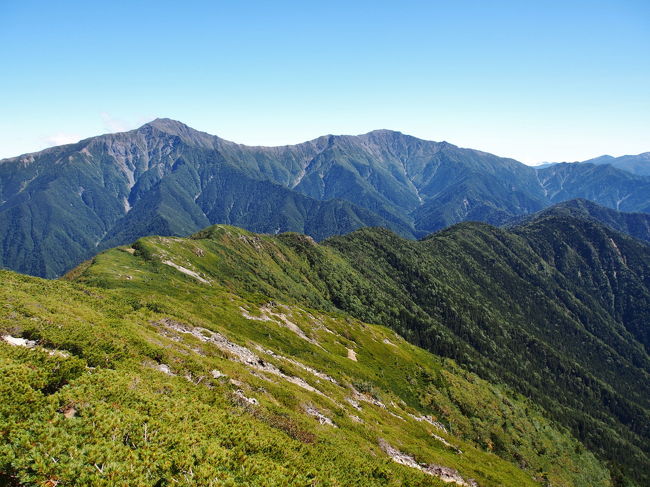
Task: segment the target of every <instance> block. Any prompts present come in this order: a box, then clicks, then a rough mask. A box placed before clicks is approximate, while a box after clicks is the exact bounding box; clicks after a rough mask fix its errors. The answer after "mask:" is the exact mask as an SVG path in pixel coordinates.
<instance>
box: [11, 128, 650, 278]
mask: <svg viewBox="0 0 650 487" xmlns="http://www.w3.org/2000/svg"><path fill="white" fill-rule="evenodd" d="M608 167H609V166H593V165H585V166H583V167H582V168H577V167H573V166H572V167H570V168H567V167H564V166H558V167H556V166H552V167H549V168H546V169H543V170H536V169H534V168H531V167H529V166H526V165H524V164H522V163H519V162H517V161H515V160H513V159H508V158H501V157H498V156H495V155H492V154H489V153H486V152H481V151H476V150H473V149H463V148H459V147H457V146H454V145H453V144H450V143H448V142H432V141H426V140H423V139H418V138H416V137H412V136H408V135H404V134H402V133H400V132H397V131H391V130H376V131H372V132H369V133H367V134H363V135H359V136H350V135H341V136H337V135H328V136H322V137H319V138H316V139H313V140H311V141H307V142H304V143H301V144H297V145H286V146H278V147H262V146H246V145H242V144H237V143H234V142H230V141H227V140H224V139H221V138H220V137H218V136H213V135H210V134H207V133H205V132H200V131H196V130H194V129H192V128H190V127H188V126H187V125H185V124H183V123H181V122H178V121H174V120H171V119H156V120H154V121H152V122H149V123H147V124H144V125H143V126H142V127H139V128H137V129H134V130H131V131H128V132H122V133H117V134H105V135H101V136H97V137H93V138H88V139H84V140H82V141H80V142H78V143H76V144H70V145H66V146H61V147H57V148H51V149H46V150H45V151H42V152H39V153H33V154H28V155H23V156H19V157H17V158H12V159H5V160H3V161H2V164H0V230H2V231H3V232H4V235H5V238H4V239H3V240H0V249H2V252H1V253H0V265H1V266H4V267H9V268H12V269H15V270H19V271H22V272H27V273H31V274H36V275H41V276H47V277H55V276H58V275H60V274H62V273H63V272H65V271H66V270H68V269H70V268H71V267H72V266H74V265H76V264H78V263H79V262H81V261H82V260H84V259H86V258H88V257H90V256H91V255H92V254H93V253H94V252H96V251H97V250H101V249H104V248H108V247H110V246H114V245H120V244H124V243H127V242H129V241H130V240H132V239H134V238H137V237H139V236H144V235H147V234H168V235H188V234H190V233H193V232H195V231H197V230H199V229H200V228H202V227H205V226H207V225H209V224H213V223H229V224H234V225H241V226H245V227H246V228H249V229H251V230H254V231H258V232H271V233H273V232H276V231H277V232H282V231H298V232H307V233H310V234H311V235H312V236H314V237H315V238H317V239H323V238H326V237H328V236H330V235H336V234H342V233H347V232H349V231H352V230H354V229H356V228H360V227H363V226H369V225H370V226H374V225H380V226H384V227H387V228H391V229H392V230H394V231H396V232H398V233H399V234H401V235H403V236H407V237H415V238H417V237H422V236H424V235H426V234H427V233H431V232H434V231H436V230H438V229H441V228H444V227H446V226H449V225H451V224H454V223H457V222H459V221H464V220H478V221H485V222H487V223H491V224H502V223H505V222H507V221H509V220H510V219H512V218H513V217H515V216H518V215H525V214H531V213H534V212H536V211H539V210H541V209H543V208H544V207H546V206H549V205H551V204H553V203H557V202H558V201H561V200H564V199H572V198H575V197H584V198H589V199H592V200H594V201H595V202H597V203H600V204H604V205H606V206H610V207H615V208H617V209H620V210H625V211H649V212H650V178H646V177H642V176H634V175H631V174H629V173H627V172H624V171H617V170H616V169H608ZM588 168H592V169H588ZM586 169H587V170H586ZM605 183H606V184H605ZM63 249H65V251H64V250H63Z"/></svg>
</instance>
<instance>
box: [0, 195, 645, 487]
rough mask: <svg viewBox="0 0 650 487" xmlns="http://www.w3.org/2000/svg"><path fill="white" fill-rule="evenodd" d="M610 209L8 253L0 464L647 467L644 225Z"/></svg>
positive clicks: (297, 478)
mask: <svg viewBox="0 0 650 487" xmlns="http://www.w3.org/2000/svg"><path fill="white" fill-rule="evenodd" d="M602 212H604V213H605V215H606V216H608V218H609V219H610V226H611V225H620V224H621V222H624V223H627V224H628V226H627V227H625V228H627V229H630V228H636V224H637V218H636V216H635V215H632V216H629V215H623V216H621V215H620V214H619V213H618V212H616V211H615V210H607V209H603V208H601V207H597V206H593V205H592V204H591V203H587V202H584V201H575V202H571V203H567V204H565V205H559V206H557V207H555V208H552V209H548V210H545V211H542V212H540V213H538V214H537V215H535V216H533V217H529V218H526V219H524V220H523V221H521V222H519V223H511V224H509V225H508V227H507V228H498V227H495V226H491V225H489V224H485V223H479V222H464V223H460V224H456V225H453V226H451V227H450V228H447V229H445V230H442V231H439V232H437V233H435V234H433V235H431V236H429V237H427V238H425V239H422V240H419V241H415V240H412V239H405V238H403V237H401V236H399V235H397V234H396V233H394V232H392V231H390V230H388V229H385V228H364V229H360V230H357V231H355V232H352V233H349V234H347V235H344V236H334V237H331V238H328V239H326V240H324V241H323V242H321V243H317V242H315V241H314V239H312V238H311V237H309V236H306V235H302V234H298V233H283V234H279V235H268V234H267V235H259V234H254V233H251V232H248V231H246V230H243V229H240V228H236V227H232V226H226V225H214V226H210V227H207V228H205V229H204V230H201V231H200V232H198V233H196V234H194V235H192V236H191V237H190V238H178V237H165V236H152V237H144V238H141V239H138V240H137V241H135V242H133V243H130V244H128V245H124V246H118V247H116V248H113V249H110V250H107V251H104V252H101V253H99V254H97V255H96V256H94V257H93V258H92V259H90V260H88V261H86V262H84V263H82V264H81V265H80V266H78V267H76V268H75V269H73V270H71V271H70V272H69V273H67V274H66V275H65V277H64V278H63V279H59V280H44V279H39V278H36V277H30V276H25V275H20V274H16V273H13V272H10V271H0V279H2V282H3V286H2V287H0V301H1V302H2V303H3V306H2V307H0V336H1V337H2V339H0V370H1V372H2V377H3V381H0V398H1V399H2V400H1V401H0V413H1V414H0V436H1V437H2V441H1V442H0V481H4V482H5V483H7V484H9V485H12V486H14V485H15V486H19V485H32V484H43V483H47V482H50V483H55V484H56V483H64V484H65V483H72V484H74V483H78V484H83V485H100V484H106V485H110V484H112V483H118V482H121V483H124V484H130V485H173V484H178V485H188V486H189V485H209V484H210V483H213V484H214V483H216V484H219V483H221V484H223V485H252V486H258V485H259V486H269V485H291V486H293V485H295V486H298V485H303V486H304V485H346V486H347V485H357V486H362V485H363V486H366V485H410V486H424V485H439V486H442V485H460V486H469V487H476V486H479V487H497V486H513V487H514V486H525V485H531V486H534V485H538V486H551V485H553V486H581V487H582V486H584V487H587V486H589V487H595V486H636V487H641V486H644V485H648V481H650V459H649V455H650V451H649V449H648V445H649V444H650V442H649V438H650V431H649V430H648V425H650V402H649V400H650V390H649V384H650V380H649V379H650V377H649V375H650V356H649V355H648V346H649V345H650V335H648V328H647V318H648V316H650V246H648V245H647V244H646V243H644V242H643V241H642V240H640V239H639V238H633V237H630V236H628V235H625V234H623V233H621V232H619V231H616V230H614V229H612V228H610V227H607V226H605V225H603V224H601V223H600V222H599V221H597V220H596V219H595V216H594V215H596V216H598V215H599V214H600V213H602ZM381 325H383V326H381ZM409 342H410V343H409ZM414 345H418V346H419V347H416V346H414Z"/></svg>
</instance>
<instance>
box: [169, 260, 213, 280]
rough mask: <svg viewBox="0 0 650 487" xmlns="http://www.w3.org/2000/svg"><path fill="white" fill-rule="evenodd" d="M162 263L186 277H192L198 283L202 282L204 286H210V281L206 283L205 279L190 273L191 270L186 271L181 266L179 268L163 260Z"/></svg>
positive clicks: (192, 272)
mask: <svg viewBox="0 0 650 487" xmlns="http://www.w3.org/2000/svg"><path fill="white" fill-rule="evenodd" d="M162 263H163V264H166V265H168V266H170V267H173V268H174V269H176V270H177V271H180V272H182V273H183V274H187V275H188V276H190V277H193V278H194V279H196V280H197V281H200V282H202V283H204V284H210V281H208V280H207V279H204V278H202V277H201V276H199V275H198V274H197V273H196V272H194V271H191V270H189V269H187V268H185V267H183V266H180V265H178V264H175V263H174V262H172V261H171V260H163V261H162Z"/></svg>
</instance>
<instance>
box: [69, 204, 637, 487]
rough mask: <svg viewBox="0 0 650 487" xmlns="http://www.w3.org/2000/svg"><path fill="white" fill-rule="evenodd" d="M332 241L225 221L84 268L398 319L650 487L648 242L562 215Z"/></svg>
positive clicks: (101, 274)
mask: <svg viewBox="0 0 650 487" xmlns="http://www.w3.org/2000/svg"><path fill="white" fill-rule="evenodd" d="M325 243H326V245H317V244H315V243H314V242H313V240H311V239H309V238H308V237H304V236H301V235H297V234H285V235H280V236H277V237H270V236H257V235H253V234H248V233H245V232H243V231H241V230H236V229H233V228H231V227H223V226H216V227H211V228H209V229H207V230H205V231H203V232H200V233H198V234H197V235H195V236H194V237H193V238H192V239H191V240H185V239H162V240H161V239H157V238H146V239H141V240H139V241H138V242H137V243H136V244H134V246H133V247H132V248H133V249H134V250H133V252H134V253H135V254H134V255H131V254H129V253H126V252H124V251H121V250H112V251H109V252H107V253H104V254H100V255H99V256H97V257H96V258H95V259H94V261H93V264H92V265H90V266H89V267H87V268H81V269H79V270H77V271H76V272H75V273H74V275H75V276H78V277H77V278H78V279H79V280H81V281H83V282H86V283H88V284H92V285H99V286H104V287H111V288H114V287H125V288H128V289H131V288H135V289H139V288H140V287H142V286H145V285H146V286H147V289H156V288H157V292H159V293H164V292H165V287H166V286H167V285H168V280H169V279H170V278H171V276H172V275H173V276H176V275H178V274H180V273H179V272H178V271H177V270H175V269H174V268H173V267H170V266H169V265H165V264H163V263H161V262H163V261H165V260H170V262H175V263H176V264H177V265H180V266H183V267H186V268H187V269H193V270H194V271H196V272H198V273H199V274H200V275H201V276H203V278H204V279H207V280H209V281H212V282H218V283H220V285H224V286H226V287H227V288H228V289H230V290H231V291H232V292H233V293H236V294H238V295H241V296H251V297H252V298H253V299H261V300H264V299H274V300H277V301H281V302H286V303H293V304H299V305H307V306H309V307H312V308H315V309H320V310H323V311H328V312H331V311H336V310H337V309H339V310H344V311H346V312H347V313H350V314H351V315H352V316H355V317H356V318H357V319H361V320H363V321H365V322H369V323H379V324H383V325H386V326H389V327H391V328H392V329H394V330H395V331H397V332H398V333H400V334H401V335H402V336H404V337H406V338H407V339H408V340H409V341H410V342H412V343H414V344H417V345H420V346H422V347H424V348H426V349H428V350H430V351H432V352H434V353H436V354H438V355H441V356H445V357H449V358H452V359H454V360H456V361H458V362H459V363H461V364H462V365H463V366H464V367H466V368H468V369H469V370H471V371H473V372H475V373H477V374H479V375H480V376H481V377H483V378H484V379H487V380H489V381H491V382H494V383H506V384H508V385H509V386H510V387H512V388H513V389H514V390H516V391H518V392H519V393H521V394H524V395H526V396H527V397H530V398H531V399H532V400H533V401H535V402H536V403H537V404H540V405H541V406H542V407H543V408H544V409H545V411H546V412H547V414H549V415H550V417H552V418H553V419H554V420H555V421H558V422H559V423H561V424H563V425H565V426H566V427H567V428H569V429H570V430H571V431H572V432H573V434H574V435H576V436H577V437H579V438H581V440H582V441H584V442H585V443H586V445H587V446H588V447H589V448H590V449H592V450H593V451H595V452H597V453H598V455H599V456H600V457H601V458H602V459H604V460H606V461H608V462H609V463H610V467H611V468H612V469H613V470H614V471H618V470H619V469H621V470H623V471H624V472H625V474H624V475H625V476H632V477H633V478H636V479H638V480H637V481H638V482H641V483H640V485H643V482H645V480H643V479H647V475H648V469H649V468H650V463H649V462H648V442H647V439H648V436H649V433H648V425H649V424H650V421H649V415H648V410H649V409H650V408H649V404H648V401H649V398H650V391H649V390H648V389H649V387H650V386H649V384H650V381H648V374H649V371H650V359H649V357H648V353H647V347H648V330H647V326H646V323H647V316H648V313H649V309H650V304H649V303H650V292H649V290H648V289H649V287H650V286H649V283H648V279H649V277H650V269H648V267H649V266H650V248H648V247H647V246H646V245H644V244H641V243H639V242H638V241H636V240H633V239H631V238H629V237H626V236H624V235H622V234H619V233H616V232H614V231H611V230H609V229H607V228H605V227H602V226H600V225H598V224H597V223H595V222H593V221H588V220H582V219H575V218H571V217H562V216H549V217H547V218H541V219H539V220H536V221H534V222H532V223H530V224H526V225H524V226H521V227H517V228H516V229H514V231H505V230H501V229H498V228H494V227H490V226H488V225H484V224H475V223H465V224H461V225H457V226H455V227H452V228H450V229H449V230H446V231H443V232H440V233H438V234H435V235H433V236H432V237H430V238H428V239H426V240H423V241H420V242H414V241H409V240H404V239H402V238H400V237H397V236H396V235H394V234H391V233H390V232H388V231H386V230H381V229H366V230H361V231H358V232H354V233H352V234H350V235H347V236H345V237H337V238H335V239H330V240H328V241H326V242H325ZM195 249H199V250H195ZM198 254H201V256H199V255H198ZM116 266H117V267H116ZM133 266H135V269H133V270H130V269H132V268H133ZM122 269H123V270H122ZM116 270H117V272H116ZM161 275H163V276H166V277H165V278H164V279H162V280H161V279H160V276H161ZM125 276H130V278H126V277H125ZM180 277H183V276H182V275H181V276H180ZM183 278H184V279H186V280H187V279H189V280H195V279H193V278H191V277H183ZM258 296H264V297H263V298H262V297H259V298H258ZM639 479H640V480H639Z"/></svg>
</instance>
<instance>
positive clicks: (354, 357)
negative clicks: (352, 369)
mask: <svg viewBox="0 0 650 487" xmlns="http://www.w3.org/2000/svg"><path fill="white" fill-rule="evenodd" d="M348 358H349V359H350V360H354V361H355V362H356V361H357V352H355V351H354V350H352V349H351V348H348Z"/></svg>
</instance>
